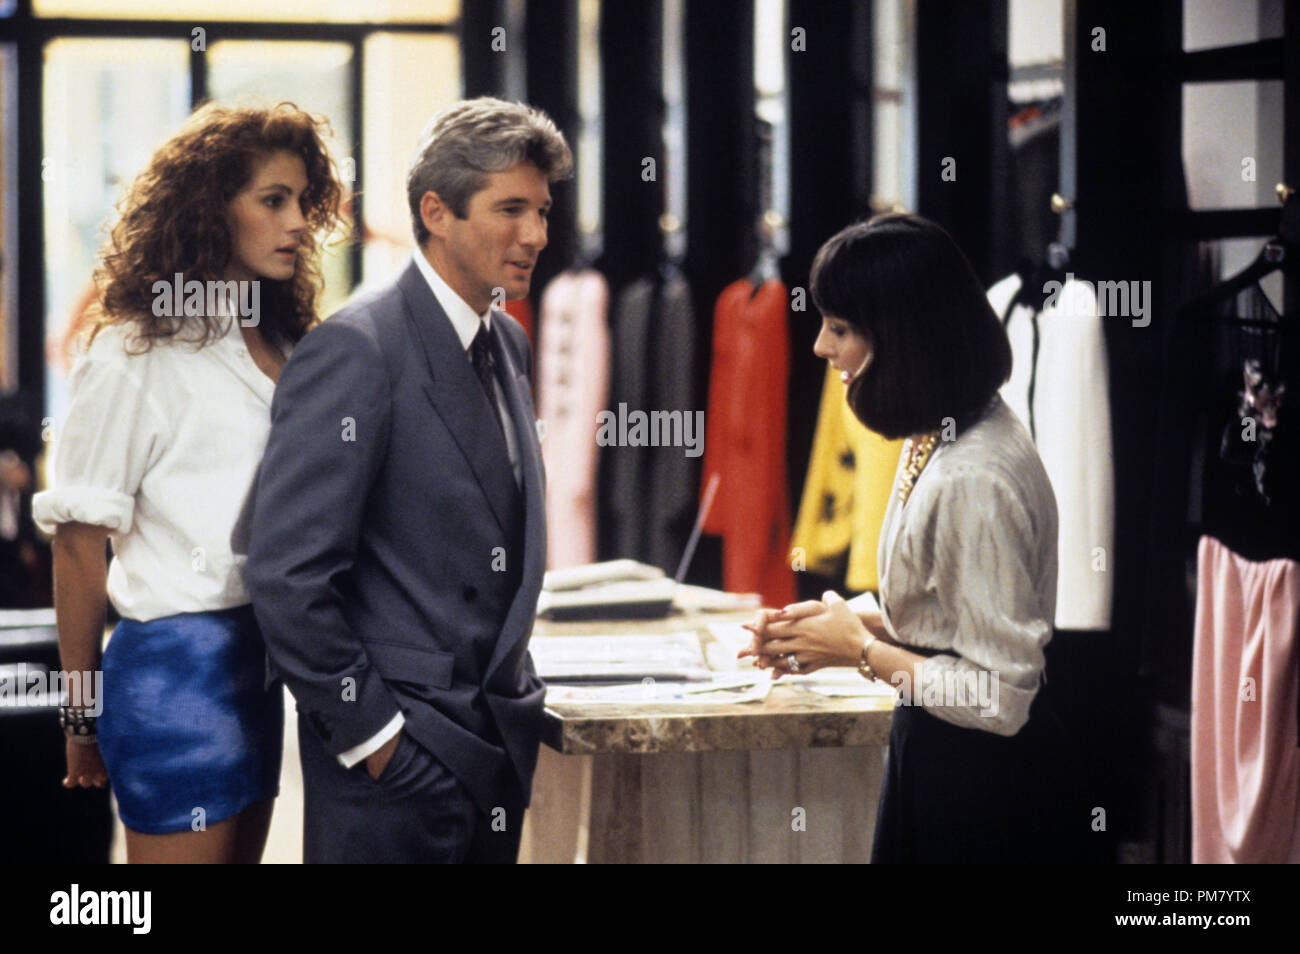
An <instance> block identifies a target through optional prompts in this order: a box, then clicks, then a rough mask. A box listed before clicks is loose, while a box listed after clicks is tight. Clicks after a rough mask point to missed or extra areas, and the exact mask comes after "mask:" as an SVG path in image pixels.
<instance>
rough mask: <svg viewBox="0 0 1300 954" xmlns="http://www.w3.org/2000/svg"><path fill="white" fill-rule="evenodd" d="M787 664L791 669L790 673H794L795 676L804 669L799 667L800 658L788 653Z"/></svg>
mask: <svg viewBox="0 0 1300 954" xmlns="http://www.w3.org/2000/svg"><path fill="white" fill-rule="evenodd" d="M785 662H786V665H788V666H789V667H790V671H791V672H792V673H794V674H795V675H798V674H799V670H800V668H802V667H801V666H800V665H799V657H798V656H796V655H795V654H794V653H786V657H785Z"/></svg>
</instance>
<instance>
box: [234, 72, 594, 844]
mask: <svg viewBox="0 0 1300 954" xmlns="http://www.w3.org/2000/svg"><path fill="white" fill-rule="evenodd" d="M572 166H573V160H572V156H571V154H570V152H569V148H568V146H567V144H566V143H565V141H564V138H563V136H562V135H561V134H560V132H559V131H558V130H557V129H556V128H555V126H554V124H553V123H552V122H551V121H550V120H549V119H548V118H547V117H546V116H545V115H544V114H542V113H540V112H539V111H537V110H533V109H530V108H528V107H526V106H523V105H520V104H512V103H505V102H502V101H500V100H495V99H490V98H486V97H484V98H480V99H475V100H470V101H467V102H462V103H458V104H456V105H454V106H452V107H450V108H448V109H446V110H443V111H442V112H441V113H439V114H438V115H437V116H435V117H434V118H433V119H432V120H431V121H430V123H429V125H428V126H427V127H426V128H425V131H424V134H423V135H422V137H421V142H420V146H419V148H418V149H417V151H416V155H415V159H414V161H413V163H412V165H411V169H410V172H409V174H408V177H407V193H408V201H409V203H410V207H411V219H412V224H413V226H414V230H415V238H416V244H417V246H418V247H417V248H416V250H415V252H414V255H413V256H412V261H411V262H410V263H409V264H408V265H407V266H406V268H405V269H404V270H403V271H402V272H401V274H400V275H399V276H398V277H397V279H396V281H395V282H393V283H392V284H391V285H389V286H387V287H384V288H381V289H378V290H377V291H375V292H373V293H371V294H369V295H366V296H363V297H361V298H359V299H358V300H356V301H354V302H352V303H350V304H348V305H347V306H345V307H344V308H343V309H342V310H341V311H339V312H338V313H336V314H335V315H334V316H332V317H331V318H330V319H328V320H327V321H325V322H323V323H321V324H320V325H319V326H318V327H316V328H315V329H313V330H312V331H311V332H310V333H308V334H307V335H306V337H304V338H303V340H302V341H301V342H300V343H299V344H298V346H297V347H296V348H295V350H294V353H293V356H292V357H291V358H290V359H289V362H288V363H287V364H286V365H285V368H284V370H283V372H282V373H281V376H280V381H279V384H278V386H277V388H276V392H275V399H274V402H273V404H272V407H271V421H272V423H271V435H270V438H269V440H268V443H267V448H266V455H265V457H264V458H263V462H262V469H261V472H260V476H259V478H258V482H257V489H256V492H255V498H254V502H253V513H252V532H251V540H250V544H249V553H248V564H247V568H246V571H245V576H246V580H247V584H248V588H249V590H250V592H251V593H252V598H253V606H254V609H255V611H256V614H257V619H258V621H259V623H260V624H261V627H262V630H263V633H264V635H265V638H266V643H267V648H268V650H269V652H270V656H271V660H272V662H273V663H274V665H275V668H276V669H277V670H278V671H279V673H280V674H281V675H282V676H283V678H284V681H285V683H286V684H287V685H288V687H289V689H290V691H292V693H293V695H294V697H295V698H296V699H297V702H298V711H299V719H298V737H299V741H300V744H301V748H302V763H303V780H304V784H305V788H306V820H305V824H304V843H305V844H304V855H305V860H306V861H308V862H335V861H365V862H374V861H401V862H425V861H471V862H472V861H504V862H513V861H514V860H515V858H516V856H517V854H518V848H519V836H520V825H521V822H522V817H523V809H524V807H525V806H526V805H527V802H528V795H529V791H530V789H531V785H532V776H533V769H534V767H535V766H536V762H537V748H538V742H539V738H540V733H541V722H542V701H543V691H544V690H543V686H542V683H541V681H540V680H539V679H538V678H537V676H536V674H535V672H534V670H533V665H532V660H531V658H530V657H529V654H528V637H529V634H530V632H531V630H532V626H533V619H534V612H535V609H536V605H537V597H538V592H539V590H540V588H541V580H542V571H543V569H544V567H545V563H546V559H545V557H546V538H545V532H546V531H545V526H546V521H545V514H544V512H543V479H544V477H543V472H542V459H541V453H540V451H539V448H538V441H537V433H536V429H535V418H534V414H533V404H532V399H531V395H530V383H529V382H530V375H531V372H532V357H531V353H530V350H529V344H528V339H527V337H526V335H525V334H524V331H523V329H522V328H521V327H520V326H519V325H518V324H517V323H516V322H515V321H514V320H513V319H512V318H510V317H509V316H508V315H506V314H505V313H504V312H503V311H499V310H496V309H495V308H494V307H493V305H494V304H495V305H500V304H501V302H502V301H503V300H505V299H515V298H522V297H524V296H525V295H526V294H527V293H528V288H529V282H530V280H531V277H532V270H533V266H534V265H535V264H536V262H537V257H538V255H539V253H540V252H541V250H542V249H543V248H544V247H545V245H546V218H547V214H548V212H549V209H550V205H551V196H550V189H549V184H550V183H551V182H554V181H557V180H558V179H562V178H566V177H568V176H569V175H570V174H571V172H572Z"/></svg>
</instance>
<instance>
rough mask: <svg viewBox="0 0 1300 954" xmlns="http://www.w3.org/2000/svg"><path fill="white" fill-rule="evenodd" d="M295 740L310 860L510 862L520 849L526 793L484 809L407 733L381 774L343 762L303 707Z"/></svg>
mask: <svg viewBox="0 0 1300 954" xmlns="http://www.w3.org/2000/svg"><path fill="white" fill-rule="evenodd" d="M298 744H299V746H300V749H301V752H302V775H303V787H304V790H305V793H304V794H305V804H304V819H303V861H304V862H305V863H307V864H338V863H362V864H387V863H396V864H460V863H464V864H513V863H514V862H515V860H516V858H517V857H518V855H519V838H520V835H521V833H522V827H523V816H524V811H523V807H524V806H523V802H524V800H523V797H522V794H521V793H519V792H518V791H514V792H507V793H503V794H502V797H501V798H500V799H499V800H498V801H499V803H500V804H499V805H497V806H495V807H494V808H493V809H492V810H491V812H490V813H485V812H483V811H482V810H480V809H479V807H478V806H477V805H476V804H475V803H474V801H473V799H472V798H470V795H469V792H468V791H467V790H466V788H465V787H464V786H463V785H462V784H461V783H460V781H459V780H458V779H457V778H456V776H455V775H453V774H452V772H451V770H450V769H448V768H447V767H446V766H445V765H443V764H442V762H440V761H439V760H438V759H437V757H435V756H434V755H433V754H432V753H431V752H429V751H428V750H427V749H425V748H424V747H423V746H422V745H420V743H418V742H416V741H415V740H414V739H413V738H411V736H410V735H409V734H408V733H406V732H403V733H402V734H401V738H400V740H399V742H398V744H397V749H396V750H395V751H394V752H393V756H392V758H391V759H390V760H389V762H388V765H387V766H385V768H384V771H383V773H382V774H381V775H380V776H379V778H378V779H372V778H371V777H370V773H369V772H367V771H366V766H365V762H364V761H362V762H359V763H358V764H357V765H354V766H353V767H352V768H350V769H346V768H344V767H343V766H342V764H340V762H339V760H338V759H337V758H336V757H335V756H334V755H333V754H331V753H330V752H329V751H328V750H327V749H326V748H325V747H324V746H323V745H322V744H321V741H320V739H319V737H318V736H317V735H316V730H315V729H313V728H312V726H311V724H310V723H309V722H308V721H307V720H306V719H305V718H304V717H303V716H302V715H301V713H300V714H299V716H298Z"/></svg>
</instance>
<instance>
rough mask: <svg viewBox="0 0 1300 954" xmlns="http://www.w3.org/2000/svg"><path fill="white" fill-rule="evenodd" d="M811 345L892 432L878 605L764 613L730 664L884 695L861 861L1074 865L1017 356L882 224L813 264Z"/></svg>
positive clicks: (985, 314)
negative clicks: (887, 716)
mask: <svg viewBox="0 0 1300 954" xmlns="http://www.w3.org/2000/svg"><path fill="white" fill-rule="evenodd" d="M812 295H813V301H814V302H815V303H816V305H817V308H818V310H819V311H820V312H821V315H822V327H821V333H820V334H819V335H818V337H817V342H816V344H815V346H814V348H813V350H814V352H815V353H816V354H817V356H818V357H821V358H825V359H826V360H827V361H829V362H830V363H831V365H832V366H834V367H835V368H837V369H838V370H839V371H840V374H841V377H842V378H843V380H844V381H845V382H846V383H847V384H848V392H847V395H848V401H849V403H850V406H851V407H852V409H853V413H854V414H855V415H856V416H857V417H858V419H859V420H860V421H862V423H863V424H864V425H865V426H866V427H868V428H870V429H871V430H873V431H876V432H877V433H879V434H882V435H883V436H885V437H887V438H906V440H905V441H904V444H903V451H902V454H901V456H900V459H899V463H898V470H897V473H896V477H895V483H894V493H893V494H892V495H891V499H890V502H889V506H888V509H887V510H886V512H885V517H884V522H883V524H882V527H881V533H880V544H879V557H878V565H879V566H880V567H881V572H880V611H879V612H861V613H859V612H855V610H854V608H853V607H852V606H851V605H850V604H849V603H846V602H845V601H844V600H843V599H842V598H841V597H840V596H839V595H838V594H836V593H834V592H833V591H828V592H827V593H825V594H824V596H823V599H822V600H821V601H816V600H813V601H808V602H805V603H796V604H794V605H791V606H787V607H785V608H784V609H781V610H762V611H760V613H759V618H758V620H757V621H756V622H755V624H754V625H753V626H752V627H751V629H752V630H753V632H754V634H755V640H754V645H753V646H752V647H751V648H750V649H749V650H747V651H746V652H745V653H744V654H743V655H754V656H756V657H757V658H758V664H759V665H760V666H764V667H771V668H772V669H773V675H774V676H780V675H783V674H785V673H787V672H789V673H808V672H814V671H816V670H818V669H821V668H823V667H826V666H856V667H857V668H858V671H859V672H861V673H862V675H863V676H864V677H865V678H867V679H872V680H874V679H882V680H885V681H886V682H888V683H890V684H891V685H893V686H895V687H896V688H897V689H898V698H897V706H896V708H895V710H894V717H893V724H892V727H891V730H890V737H889V761H888V766H887V768H886V773H885V782H884V788H883V791H882V793H881V800H880V808H879V811H878V812H877V818H876V829H875V840H874V844H873V847H872V861H873V862H931V861H970V862H993V861H1031V860H1039V861H1042V860H1062V859H1063V858H1065V857H1070V858H1074V857H1075V855H1076V853H1075V850H1074V849H1073V848H1071V847H1068V846H1069V845H1077V844H1078V842H1079V839H1080V838H1081V837H1083V836H1082V835H1081V834H1079V833H1082V832H1087V831H1088V830H1089V829H1088V825H1089V823H1090V822H1091V816H1089V815H1087V814H1085V813H1083V812H1079V811H1077V810H1076V808H1075V806H1074V805H1073V804H1072V802H1071V800H1070V797H1069V793H1070V791H1071V787H1070V785H1069V784H1068V782H1067V779H1066V772H1065V770H1064V768H1063V765H1064V761H1063V759H1062V750H1063V748H1064V746H1065V744H1066V742H1065V738H1064V730H1063V727H1062V725H1063V724H1062V722H1061V720H1060V719H1059V718H1058V716H1057V712H1056V709H1055V705H1054V700H1052V699H1050V698H1049V697H1048V696H1047V694H1046V692H1045V687H1044V686H1042V685H1040V684H1041V683H1043V682H1044V667H1045V664H1044V656H1043V649H1044V647H1045V646H1046V645H1047V643H1048V640H1050V639H1051V637H1052V621H1053V619H1054V617H1055V611H1056V605H1055V604H1056V573H1057V552H1056V547H1057V516H1056V499H1055V497H1054V496H1053V494H1052V487H1051V484H1050V483H1049V482H1048V479H1047V474H1046V472H1045V471H1044V470H1043V465H1042V462H1041V461H1040V460H1039V457H1038V453H1037V451H1036V450H1035V448H1034V444H1033V441H1032V440H1031V439H1030V437H1029V434H1028V432H1027V431H1026V429H1025V427H1024V426H1023V425H1022V424H1021V422H1020V421H1019V419H1018V418H1017V417H1016V416H1015V415H1014V414H1013V413H1012V411H1011V410H1010V408H1008V407H1007V406H1006V405H1005V404H1004V403H1003V402H1002V400H1001V398H1000V397H999V396H998V388H999V387H1000V386H1001V385H1002V384H1003V383H1004V382H1005V381H1006V380H1007V377H1008V375H1009V373H1010V370H1011V351H1010V347H1009V345H1008V343H1007V338H1006V334H1005V333H1004V332H1003V329H1002V325H1001V324H1000V323H999V321H998V320H997V317H996V316H995V315H994V313H993V311H992V309H991V308H990V307H989V304H988V301H987V300H986V299H985V297H984V291H983V289H982V288H981V287H980V284H979V281H978V279H977V278H976V277H975V273H974V271H973V270H972V269H971V266H970V263H969V262H968V261H967V260H966V257H965V256H964V255H963V254H962V252H961V250H960V249H958V248H957V246H956V244H955V243H954V242H953V240H952V239H951V238H950V237H949V235H948V233H947V232H945V231H944V230H943V229H942V228H940V227H939V226H937V225H935V224H934V223H932V222H929V221H927V220H925V219H923V218H921V217H919V216H915V215H903V214H891V215H882V216H877V217H875V218H873V219H871V220H870V221H868V222H865V223H858V224H855V225H851V226H849V227H848V228H846V229H844V230H843V231H842V232H840V233H839V234H837V235H835V236H834V237H832V238H831V239H830V240H829V241H827V242H826V244H825V245H823V246H822V248H821V250H820V251H819V252H818V253H817V258H816V260H815V261H814V262H813V268H812Z"/></svg>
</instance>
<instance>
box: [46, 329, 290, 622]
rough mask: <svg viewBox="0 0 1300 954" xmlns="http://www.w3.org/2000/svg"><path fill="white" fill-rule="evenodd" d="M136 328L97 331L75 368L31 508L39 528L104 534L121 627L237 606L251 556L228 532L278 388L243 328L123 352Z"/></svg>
mask: <svg viewBox="0 0 1300 954" xmlns="http://www.w3.org/2000/svg"><path fill="white" fill-rule="evenodd" d="M134 327H135V326H134V325H131V324H114V325H107V326H105V327H104V328H102V329H101V330H100V331H99V333H98V334H97V335H96V336H95V340H94V341H93V342H92V343H91V345H90V347H89V349H88V350H87V352H86V354H84V355H83V356H82V357H81V358H80V359H79V360H78V361H77V363H76V365H75V367H74V368H73V371H72V375H71V377H70V379H69V386H70V389H71V394H72V403H71V405H70V407H69V409H68V415H67V419H66V420H65V421H64V422H63V424H62V426H61V428H59V429H58V430H57V431H56V435H57V437H56V443H55V446H54V448H53V451H52V456H53V462H52V467H51V472H52V474H53V479H52V481H51V488H50V489H49V490H46V491H44V492H42V493H39V494H37V495H36V496H35V497H34V498H33V500H32V513H33V516H34V518H35V520H36V524H37V526H39V527H40V528H41V529H42V530H44V531H45V532H46V533H54V531H55V529H56V528H57V526H58V525H59V524H62V523H69V522H77V523H86V524H92V525H94V526H99V527H106V528H107V529H108V531H109V539H110V540H111V541H112V545H113V560H112V563H111V564H110V566H109V571H108V596H109V598H110V599H111V600H112V601H113V605H114V606H115V607H116V608H117V611H118V613H120V614H121V615H122V616H124V617H126V618H128V619H134V620H140V621H142V622H146V621H148V620H152V619H157V618H159V617H162V616H170V615H173V614H175V613H199V612H206V611H212V610H222V609H230V608H231V607H235V606H243V605H245V604H247V603H248V602H249V596H248V591H247V590H246V589H245V588H244V581H243V572H242V571H243V565H244V562H245V557H244V556H243V554H236V553H235V552H233V548H232V545H231V537H232V535H233V534H232V531H236V532H239V528H237V526H236V524H237V523H238V521H239V520H240V519H241V517H242V514H243V512H244V504H245V501H246V500H247V498H248V495H249V493H250V492H251V490H252V485H253V478H254V476H255V474H256V473H257V467H258V463H259V462H260V461H261V458H262V452H263V450H264V449H265V447H266V438H267V433H268V431H269V430H270V425H271V411H270V407H271V396H272V393H273V392H274V390H275V384H274V382H272V381H271V379H270V378H269V377H267V376H266V374H265V373H264V372H263V371H262V370H261V369H260V368H259V367H258V366H257V365H256V363H255V362H254V361H253V358H252V356H251V355H250V354H249V352H248V348H247V347H246V346H245V344H244V339H243V335H242V334H241V333H240V330H239V323H238V320H237V319H233V318H232V319H227V325H226V330H225V334H224V335H222V336H221V337H220V338H217V339H214V340H212V341H210V342H209V343H208V344H207V345H205V346H204V347H202V348H199V349H197V350H195V347H194V336H193V334H192V333H189V332H182V333H181V334H182V335H185V338H182V339H181V340H177V339H176V338H173V339H170V340H169V339H162V340H160V341H158V342H156V343H155V344H154V346H153V347H152V348H151V349H150V350H149V351H147V352H145V353H144V354H128V353H127V351H126V348H125V345H127V344H128V343H129V342H130V339H131V337H132V335H133V331H132V329H133V328H134ZM135 347H136V349H137V350H138V348H139V345H138V344H137V345H135Z"/></svg>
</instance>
